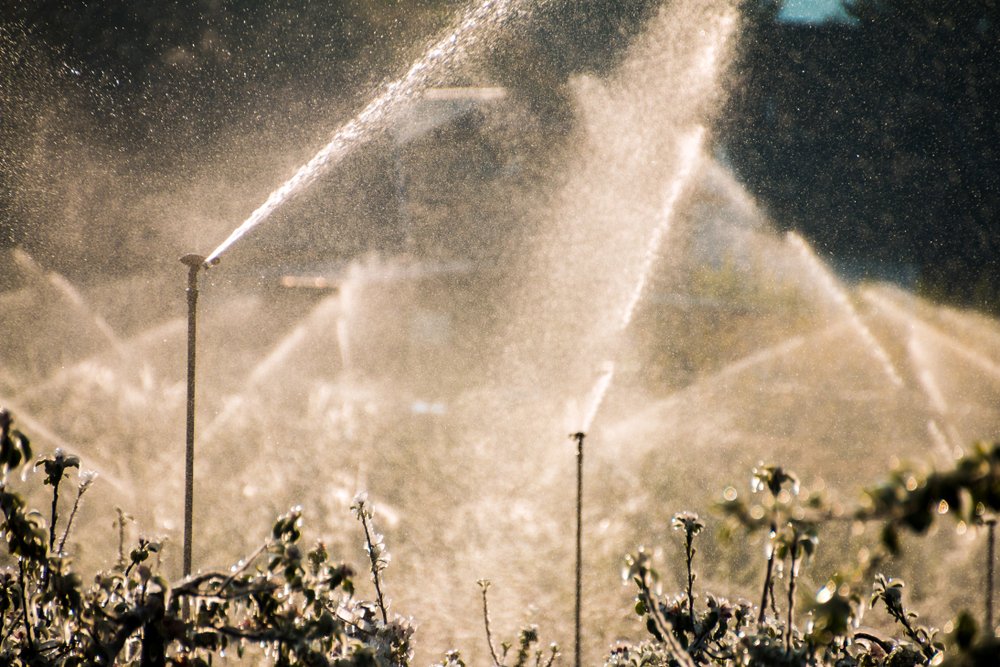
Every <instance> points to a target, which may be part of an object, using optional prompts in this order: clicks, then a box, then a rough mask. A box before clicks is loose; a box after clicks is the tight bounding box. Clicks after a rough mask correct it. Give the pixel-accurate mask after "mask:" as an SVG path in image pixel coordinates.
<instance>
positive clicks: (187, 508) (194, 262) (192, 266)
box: [181, 253, 207, 577]
mask: <svg viewBox="0 0 1000 667" xmlns="http://www.w3.org/2000/svg"><path fill="white" fill-rule="evenodd" d="M181 263H182V264H184V265H185V266H187V267H188V281H187V304H188V330H187V438H186V441H185V448H184V572H183V575H184V577H188V576H189V575H190V574H191V542H192V533H193V528H192V522H193V519H194V398H195V349H196V347H197V338H198V270H199V269H201V268H202V267H203V266H207V264H206V263H205V258H204V257H202V256H201V255H196V254H193V253H192V254H188V255H184V256H183V257H181Z"/></svg>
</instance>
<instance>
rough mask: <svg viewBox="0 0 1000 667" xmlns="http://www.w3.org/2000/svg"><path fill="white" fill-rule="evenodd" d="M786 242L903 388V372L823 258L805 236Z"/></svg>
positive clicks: (790, 237) (895, 383)
mask: <svg viewBox="0 0 1000 667" xmlns="http://www.w3.org/2000/svg"><path fill="white" fill-rule="evenodd" d="M786 238H787V239H788V242H789V243H790V244H791V245H792V247H794V248H796V249H797V250H798V251H799V252H800V253H801V254H802V259H803V260H804V261H805V263H806V267H807V268H808V269H809V271H810V273H812V274H813V276H814V277H815V278H816V281H817V282H818V283H819V285H820V287H821V288H822V289H823V291H825V292H826V293H827V295H829V297H830V299H831V300H832V301H833V302H834V303H835V304H836V305H837V306H838V307H839V308H840V309H841V310H842V311H843V312H844V315H845V317H847V321H848V322H850V323H851V327H853V328H854V330H855V332H857V334H858V337H859V338H861V340H862V342H863V343H864V345H865V349H867V350H868V352H869V353H870V354H871V355H872V356H873V357H875V360H876V361H878V363H879V365H880V366H881V368H882V371H883V373H885V376H886V377H887V378H888V379H889V382H890V383H892V385H893V386H894V387H896V388H897V389H898V388H901V387H903V385H904V382H903V378H902V377H901V376H900V374H899V371H898V370H896V366H895V364H893V363H892V358H891V357H889V353H888V352H886V350H885V348H884V347H883V346H882V344H881V343H880V342H879V341H878V339H877V338H876V337H875V335H874V334H873V333H872V332H871V329H869V328H868V326H867V325H866V324H865V323H864V321H862V319H861V316H860V315H858V311H857V309H856V308H855V307H854V304H853V303H851V299H850V298H849V297H848V295H847V292H846V291H845V290H844V288H843V287H841V286H840V285H839V284H838V282H837V280H836V278H834V277H833V274H832V273H831V272H830V270H829V269H827V268H826V266H824V265H823V263H822V262H821V261H820V260H819V257H817V256H816V253H815V252H813V250H812V248H810V247H809V244H808V243H806V241H805V239H803V238H802V237H801V236H799V235H798V234H796V233H795V232H788V234H787V236H786Z"/></svg>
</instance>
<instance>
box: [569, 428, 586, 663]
mask: <svg viewBox="0 0 1000 667" xmlns="http://www.w3.org/2000/svg"><path fill="white" fill-rule="evenodd" d="M569 437H570V439H572V440H575V441H576V581H575V592H576V600H575V605H574V609H573V665H574V667H580V665H581V664H582V663H581V655H580V652H581V648H580V626H581V610H582V604H583V600H582V598H583V440H584V438H586V437H587V434H586V433H583V432H582V431H581V432H579V433H572V434H570V436H569Z"/></svg>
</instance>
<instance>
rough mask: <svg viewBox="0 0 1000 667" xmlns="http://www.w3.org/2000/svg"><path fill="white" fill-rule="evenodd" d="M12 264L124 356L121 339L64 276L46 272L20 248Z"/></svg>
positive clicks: (16, 249)
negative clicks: (53, 293) (50, 291)
mask: <svg viewBox="0 0 1000 667" xmlns="http://www.w3.org/2000/svg"><path fill="white" fill-rule="evenodd" d="M13 256H14V263H15V264H17V265H18V267H19V268H20V269H21V270H22V271H24V272H25V273H26V274H28V275H29V276H30V277H31V279H32V280H33V281H35V282H37V283H41V284H43V285H46V286H47V287H48V288H50V289H51V290H53V291H54V292H55V293H56V294H57V295H59V297H60V298H62V299H63V301H65V302H66V303H68V304H69V305H70V307H72V309H73V311H74V312H76V313H77V314H79V315H80V317H81V319H83V320H84V321H85V322H87V323H89V324H90V325H91V326H92V327H93V328H94V329H96V330H97V332H98V333H99V334H100V335H101V337H103V338H104V339H105V340H106V341H107V342H108V344H109V345H111V348H112V349H113V350H114V351H115V353H116V354H118V355H122V356H123V355H124V354H125V348H124V346H123V345H122V342H121V339H119V338H118V336H117V335H116V334H115V332H114V331H113V330H112V329H111V326H110V325H109V324H108V323H107V321H106V320H105V319H104V318H103V317H101V315H100V314H98V313H97V312H96V311H95V310H94V309H93V308H91V307H90V306H89V305H88V304H87V303H86V301H84V299H83V295H81V294H80V291H79V290H78V289H76V287H74V286H73V285H72V283H70V282H69V281H68V280H66V278H65V277H64V276H62V275H61V274H59V273H56V272H55V271H46V270H45V269H43V268H42V267H41V265H39V264H38V262H36V261H35V259H34V258H33V257H32V256H31V255H29V254H28V253H27V252H25V251H24V250H22V249H21V248H15V249H14V253H13Z"/></svg>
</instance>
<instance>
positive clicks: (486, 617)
mask: <svg viewBox="0 0 1000 667" xmlns="http://www.w3.org/2000/svg"><path fill="white" fill-rule="evenodd" d="M478 583H479V587H480V588H481V589H482V590H483V623H484V624H485V626H486V644H487V646H489V647H490V657H491V658H493V665H494V667H501V665H500V658H498V657H497V650H496V647H494V646H493V633H492V632H491V631H490V607H489V603H488V602H487V600H486V591H487V590H488V589H489V587H490V582H489V580H488V579H480V580H479V582H478Z"/></svg>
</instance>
